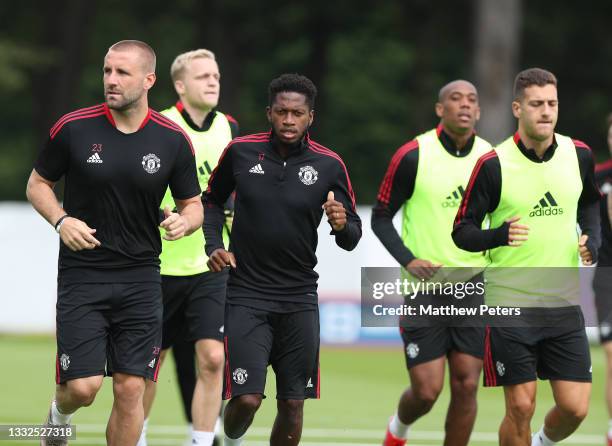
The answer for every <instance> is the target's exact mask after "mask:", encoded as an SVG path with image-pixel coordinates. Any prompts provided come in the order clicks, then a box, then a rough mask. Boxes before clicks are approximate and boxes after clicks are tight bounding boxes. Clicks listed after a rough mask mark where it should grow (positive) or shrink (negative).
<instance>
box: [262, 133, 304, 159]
mask: <svg viewBox="0 0 612 446" xmlns="http://www.w3.org/2000/svg"><path fill="white" fill-rule="evenodd" d="M309 142H310V136H309V135H308V132H306V133H305V134H304V136H302V139H300V140H299V141H297V142H295V143H293V144H291V145H290V146H289V147H288V149H289V152H288V156H292V155H297V154H298V153H302V152H303V151H304V150H307V149H308V144H309ZM270 144H271V145H272V147H273V148H274V150H276V151H277V152H279V150H278V146H279V144H280V142H279V140H278V136H276V134H275V133H274V130H273V129H272V130H270ZM279 153H280V152H279Z"/></svg>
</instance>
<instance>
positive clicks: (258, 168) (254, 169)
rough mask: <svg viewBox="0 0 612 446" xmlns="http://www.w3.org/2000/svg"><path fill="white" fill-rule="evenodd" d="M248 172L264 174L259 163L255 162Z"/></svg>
mask: <svg viewBox="0 0 612 446" xmlns="http://www.w3.org/2000/svg"><path fill="white" fill-rule="evenodd" d="M249 172H251V173H258V174H261V175H263V174H264V170H263V169H262V168H261V164H257V165H255V166H253V167H251V168H250V169H249Z"/></svg>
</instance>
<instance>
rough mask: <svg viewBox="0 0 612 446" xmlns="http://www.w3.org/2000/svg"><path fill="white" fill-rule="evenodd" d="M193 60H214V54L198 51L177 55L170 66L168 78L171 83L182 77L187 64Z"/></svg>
mask: <svg viewBox="0 0 612 446" xmlns="http://www.w3.org/2000/svg"><path fill="white" fill-rule="evenodd" d="M194 59H212V60H216V59H215V53H213V52H212V51H209V50H205V49H202V48H200V49H198V50H193V51H187V52H186V53H182V54H179V55H178V56H176V58H175V59H174V62H172V65H171V66H170V77H172V81H173V82H174V81H176V80H177V79H180V78H181V76H183V72H184V71H185V67H186V66H187V64H188V63H189V62H191V61H192V60H194Z"/></svg>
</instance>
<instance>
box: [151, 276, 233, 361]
mask: <svg viewBox="0 0 612 446" xmlns="http://www.w3.org/2000/svg"><path fill="white" fill-rule="evenodd" d="M227 278H228V272H227V270H224V271H222V272H218V273H213V272H206V273H202V274H196V275H193V276H162V294H163V296H164V328H163V338H162V348H163V349H164V350H165V349H167V348H170V347H172V346H173V345H174V343H175V342H177V341H178V340H179V339H185V340H187V341H197V340H200V339H216V340H218V341H223V324H224V322H223V314H224V311H225V291H226V284H227ZM185 332H186V334H187V335H186V336H183V334H184V333H185Z"/></svg>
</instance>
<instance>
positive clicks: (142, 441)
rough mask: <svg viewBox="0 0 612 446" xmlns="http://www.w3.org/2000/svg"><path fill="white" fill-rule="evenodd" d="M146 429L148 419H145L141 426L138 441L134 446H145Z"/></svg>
mask: <svg viewBox="0 0 612 446" xmlns="http://www.w3.org/2000/svg"><path fill="white" fill-rule="evenodd" d="M147 427H149V419H148V418H145V420H144V423H143V424H142V432H141V433H140V438H139V439H138V443H136V446H147Z"/></svg>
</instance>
